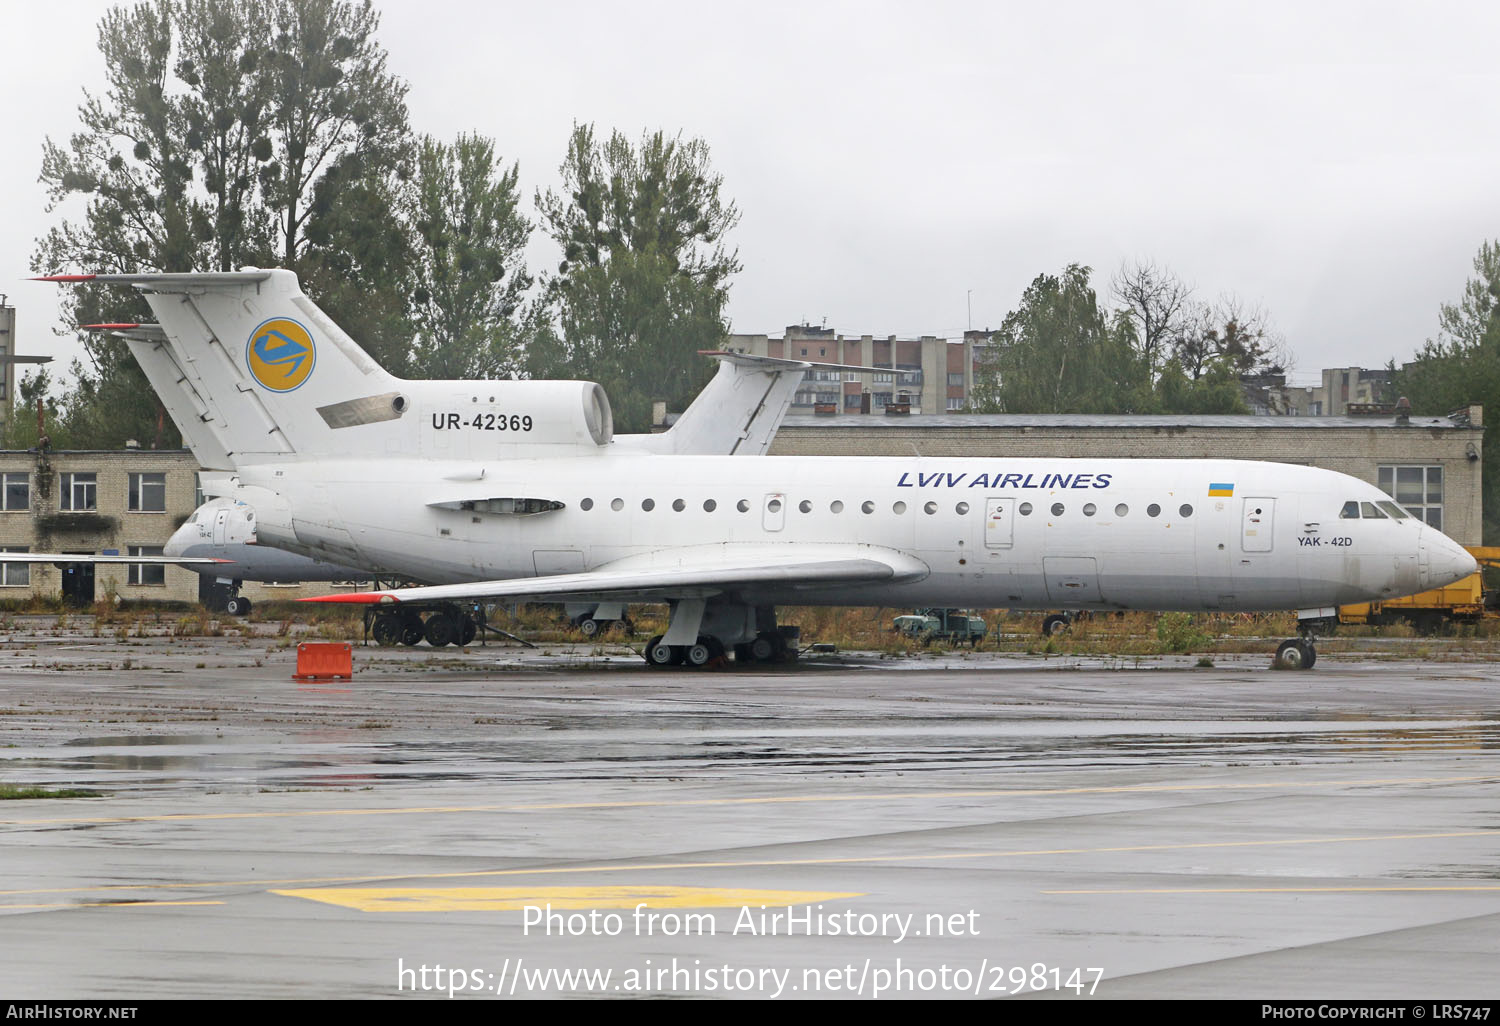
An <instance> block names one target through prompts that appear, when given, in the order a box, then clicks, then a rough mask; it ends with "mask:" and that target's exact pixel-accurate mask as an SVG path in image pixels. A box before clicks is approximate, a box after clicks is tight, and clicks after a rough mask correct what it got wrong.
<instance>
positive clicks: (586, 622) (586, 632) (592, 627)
mask: <svg viewBox="0 0 1500 1026" xmlns="http://www.w3.org/2000/svg"><path fill="white" fill-rule="evenodd" d="M603 626H604V625H603V624H601V623H600V622H599V621H598V620H595V619H594V618H593V617H587V618H585V619H583V620H579V621H578V633H580V634H582V635H583V636H584V637H585V638H593V637H597V636H598V634H599V632H600V631H601V630H602V629H603Z"/></svg>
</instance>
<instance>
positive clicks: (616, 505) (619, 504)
mask: <svg viewBox="0 0 1500 1026" xmlns="http://www.w3.org/2000/svg"><path fill="white" fill-rule="evenodd" d="M609 508H610V509H612V510H614V511H615V512H616V513H618V512H620V510H622V509H624V508H625V500H624V499H611V500H609Z"/></svg>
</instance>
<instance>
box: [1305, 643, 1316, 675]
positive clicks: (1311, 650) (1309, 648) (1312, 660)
mask: <svg viewBox="0 0 1500 1026" xmlns="http://www.w3.org/2000/svg"><path fill="white" fill-rule="evenodd" d="M1302 649H1303V651H1304V652H1306V653H1307V661H1306V662H1304V663H1303V664H1302V668H1303V669H1304V670H1311V669H1312V668H1313V667H1314V666H1316V665H1317V663H1318V650H1317V648H1315V647H1314V646H1313V643H1312V642H1311V641H1308V640H1306V639H1303V640H1302Z"/></svg>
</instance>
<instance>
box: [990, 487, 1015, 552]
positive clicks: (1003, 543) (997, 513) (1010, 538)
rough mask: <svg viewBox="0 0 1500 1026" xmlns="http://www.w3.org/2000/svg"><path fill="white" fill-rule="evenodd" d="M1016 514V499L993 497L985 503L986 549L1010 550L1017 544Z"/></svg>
mask: <svg viewBox="0 0 1500 1026" xmlns="http://www.w3.org/2000/svg"><path fill="white" fill-rule="evenodd" d="M1015 512H1016V500H1015V499H1012V498H1009V497H1003V498H1002V497H997V496H993V495H992V496H990V497H989V498H988V499H986V500H985V501H984V545H985V548H989V549H1008V548H1010V547H1011V546H1012V545H1014V544H1015V525H1014V518H1015Z"/></svg>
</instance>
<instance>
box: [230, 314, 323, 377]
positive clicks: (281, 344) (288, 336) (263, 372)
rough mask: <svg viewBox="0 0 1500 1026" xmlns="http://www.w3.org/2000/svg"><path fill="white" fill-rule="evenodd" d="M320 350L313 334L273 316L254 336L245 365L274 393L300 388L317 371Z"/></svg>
mask: <svg viewBox="0 0 1500 1026" xmlns="http://www.w3.org/2000/svg"><path fill="white" fill-rule="evenodd" d="M317 362H318V350H317V347H316V346H314V345H313V339H312V334H311V333H310V332H309V331H308V330H307V329H306V328H304V327H303V326H302V325H300V324H298V323H297V322H296V321H293V320H289V319H287V318H285V317H273V318H271V319H270V320H269V321H266V322H265V323H263V324H261V326H260V327H258V328H256V329H255V330H254V331H252V332H251V333H250V341H248V342H246V343H245V365H246V366H247V367H249V368H250V376H251V377H253V378H254V379H255V380H256V381H257V382H259V383H260V385H261V386H262V387H264V388H269V389H270V390H271V391H273V392H290V391H292V389H294V388H298V387H300V386H301V385H302V383H303V382H304V381H306V380H307V379H308V377H309V376H310V375H311V374H312V372H313V365H314V364H316V363H317Z"/></svg>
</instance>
